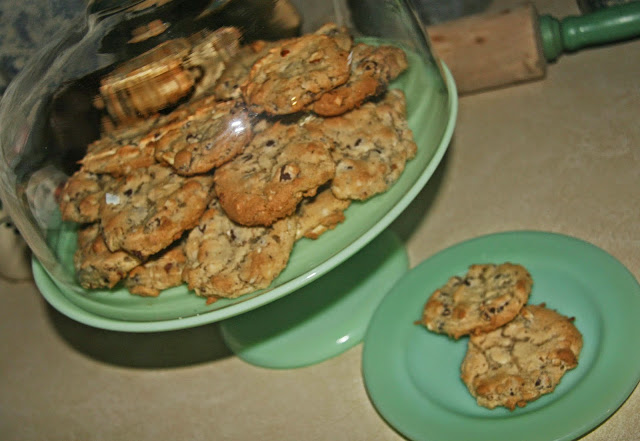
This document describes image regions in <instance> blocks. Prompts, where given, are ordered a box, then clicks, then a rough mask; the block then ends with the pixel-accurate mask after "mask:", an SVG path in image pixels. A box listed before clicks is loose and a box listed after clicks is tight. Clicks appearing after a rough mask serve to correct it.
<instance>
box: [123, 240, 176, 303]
mask: <svg viewBox="0 0 640 441" xmlns="http://www.w3.org/2000/svg"><path fill="white" fill-rule="evenodd" d="M186 260H187V258H186V256H185V254H184V240H179V241H177V242H176V243H175V244H173V245H171V246H170V247H169V248H167V249H166V250H163V251H162V252H161V253H160V254H159V255H157V256H153V257H152V258H151V259H149V260H148V261H146V262H144V263H143V264H141V265H139V266H137V267H135V268H133V269H132V270H131V271H130V272H129V274H128V275H127V277H126V278H125V279H124V286H125V287H126V288H127V289H128V290H129V292H130V293H131V294H136V295H139V296H143V297H157V296H158V295H159V294H160V292H161V291H163V290H165V289H168V288H172V287H174V286H178V285H180V284H182V270H183V269H184V265H185V262H186Z"/></svg>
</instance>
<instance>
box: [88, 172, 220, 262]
mask: <svg viewBox="0 0 640 441" xmlns="http://www.w3.org/2000/svg"><path fill="white" fill-rule="evenodd" d="M212 184H213V178H212V176H209V175H200V176H191V177H183V176H180V175H178V174H176V173H175V172H174V171H173V169H171V168H170V167H165V166H162V165H153V166H151V167H148V168H143V169H137V170H135V171H134V172H133V173H131V174H130V175H128V176H126V177H125V178H124V179H123V180H122V182H121V183H119V185H117V186H116V187H115V188H113V190H112V191H111V192H109V193H107V194H106V195H105V200H104V203H103V204H102V207H101V210H100V214H101V221H100V223H101V226H102V229H103V235H104V238H105V242H106V244H107V247H109V249H110V250H111V251H117V250H119V249H123V250H125V251H128V252H129V253H131V254H134V255H135V256H138V257H141V258H146V257H149V256H151V255H153V254H156V253H157V252H159V251H160V250H162V249H164V248H166V247H167V246H169V245H171V244H172V243H173V242H174V241H175V240H177V239H179V238H180V236H182V234H183V232H184V231H185V230H189V229H191V228H193V227H194V226H196V225H197V224H198V221H199V219H200V216H201V215H202V213H203V212H204V211H205V209H206V207H207V204H208V203H209V201H210V200H211V198H212V197H213V193H212V191H211V187H212Z"/></svg>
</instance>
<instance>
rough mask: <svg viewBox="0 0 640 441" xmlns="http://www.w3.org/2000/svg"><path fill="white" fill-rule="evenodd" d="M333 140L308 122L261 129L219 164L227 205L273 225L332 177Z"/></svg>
mask: <svg viewBox="0 0 640 441" xmlns="http://www.w3.org/2000/svg"><path fill="white" fill-rule="evenodd" d="M329 147H330V145H329V143H328V142H327V141H325V140H324V139H323V138H321V137H318V136H314V134H312V133H310V132H309V131H308V130H306V129H305V128H304V127H301V126H299V125H296V124H292V125H287V124H283V123H280V122H277V123H275V124H274V125H272V126H270V127H267V128H265V129H264V130H263V131H261V132H260V133H257V134H256V135H255V137H254V138H253V140H252V141H251V143H250V144H249V145H248V146H247V147H246V148H245V150H244V152H243V154H242V155H240V156H237V157H236V158H234V159H233V160H232V161H230V162H227V163H226V164H224V165H223V166H221V167H220V168H218V169H216V172H215V174H214V180H215V191H216V194H217V196H218V198H219V200H220V205H221V206H222V209H223V210H224V211H225V212H226V213H227V215H228V216H229V217H230V218H231V219H232V220H233V221H234V222H237V223H239V224H242V225H248V226H255V225H271V224H272V223H273V222H275V221H276V220H278V219H281V218H283V217H285V216H289V215H291V214H293V212H294V211H295V209H296V207H297V205H298V203H299V202H300V201H301V200H302V199H303V198H304V197H309V196H313V195H315V194H316V191H317V189H318V187H320V186H321V185H323V184H324V183H326V182H327V181H329V180H330V179H331V178H333V176H334V174H335V164H334V162H333V159H332V158H331V154H330V152H329Z"/></svg>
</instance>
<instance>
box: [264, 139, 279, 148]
mask: <svg viewBox="0 0 640 441" xmlns="http://www.w3.org/2000/svg"><path fill="white" fill-rule="evenodd" d="M275 143H276V142H275V141H274V140H273V139H270V140H268V141H267V142H266V143H265V144H264V145H266V146H267V147H272V146H273V145H275Z"/></svg>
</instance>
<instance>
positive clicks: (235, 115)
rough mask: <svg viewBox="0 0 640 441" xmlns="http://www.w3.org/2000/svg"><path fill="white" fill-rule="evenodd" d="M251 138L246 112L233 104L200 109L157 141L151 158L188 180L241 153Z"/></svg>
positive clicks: (227, 103)
mask: <svg viewBox="0 0 640 441" xmlns="http://www.w3.org/2000/svg"><path fill="white" fill-rule="evenodd" d="M251 137H252V132H251V124H250V121H249V116H248V114H247V112H246V110H245V109H244V108H243V107H242V106H240V105H239V103H237V102H235V101H224V102H219V103H214V104H211V105H207V106H203V107H201V108H199V109H197V110H196V111H195V112H194V113H193V114H192V115H190V116H189V117H188V118H186V119H184V120H183V122H182V123H181V124H180V125H179V126H177V127H175V128H173V129H172V130H170V131H169V132H168V133H167V134H165V135H164V136H163V137H162V139H160V140H159V141H157V143H156V149H155V157H156V159H157V160H158V161H160V162H164V163H166V164H168V165H170V166H171V167H173V168H174V169H175V170H176V172H177V173H178V174H181V175H185V176H190V175H194V174H201V173H206V172H208V171H210V170H211V169H213V168H215V167H219V166H220V165H222V164H224V163H225V162H228V161H230V160H231V159H232V158H234V157H235V156H237V155H239V154H240V153H242V150H243V149H244V147H245V145H247V144H248V143H249V141H250V140H251Z"/></svg>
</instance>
